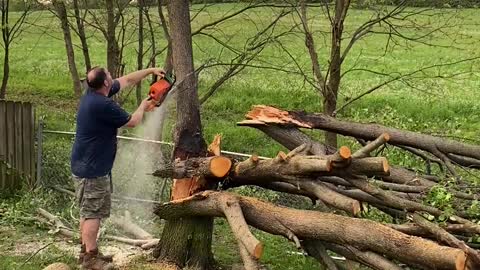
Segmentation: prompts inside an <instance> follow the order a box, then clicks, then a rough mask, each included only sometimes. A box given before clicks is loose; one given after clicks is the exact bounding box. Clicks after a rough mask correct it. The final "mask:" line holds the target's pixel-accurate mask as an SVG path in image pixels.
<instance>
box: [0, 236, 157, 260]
mask: <svg viewBox="0 0 480 270" xmlns="http://www.w3.org/2000/svg"><path fill="white" fill-rule="evenodd" d="M0 232H2V235H4V236H8V238H7V237H6V239H4V240H6V241H4V243H7V242H10V241H8V240H7V239H11V240H12V241H11V242H10V243H7V244H11V246H12V248H10V249H8V250H7V249H5V250H4V251H3V252H5V254H6V255H12V256H29V255H32V254H33V253H35V252H37V251H38V250H40V249H41V248H42V247H45V246H46V245H49V243H51V242H52V241H54V242H53V243H52V244H50V245H49V246H48V247H47V248H45V249H43V250H41V251H39V252H38V254H42V253H43V252H47V251H48V248H50V247H54V248H57V249H58V250H62V251H63V252H66V253H69V254H71V255H72V256H74V257H77V256H78V253H79V252H80V245H78V244H77V243H75V242H73V241H71V240H68V239H63V238H61V237H55V238H54V239H53V240H52V239H47V238H46V237H45V236H41V235H37V234H35V233H34V232H32V233H28V234H26V233H25V232H22V235H19V232H15V229H14V228H11V227H0ZM100 250H101V251H102V253H104V254H111V255H113V262H114V263H115V265H117V266H120V267H121V266H125V265H128V264H129V263H130V262H131V261H132V260H134V259H135V258H136V257H138V256H143V255H146V254H147V253H148V251H145V250H142V249H141V248H139V247H133V246H130V245H125V244H121V243H117V242H113V241H108V242H106V241H102V243H101V245H100ZM38 254H37V255H38Z"/></svg>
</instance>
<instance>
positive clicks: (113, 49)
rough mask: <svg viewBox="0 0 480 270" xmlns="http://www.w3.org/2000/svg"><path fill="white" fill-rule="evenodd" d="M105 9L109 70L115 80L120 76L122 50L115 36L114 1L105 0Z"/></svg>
mask: <svg viewBox="0 0 480 270" xmlns="http://www.w3.org/2000/svg"><path fill="white" fill-rule="evenodd" d="M105 8H106V10H107V32H106V39H107V69H108V71H110V74H111V75H112V77H113V78H117V77H118V75H119V64H120V63H119V61H120V59H119V54H120V49H119V48H118V43H117V40H116V35H115V28H116V24H115V7H114V1H113V0H105Z"/></svg>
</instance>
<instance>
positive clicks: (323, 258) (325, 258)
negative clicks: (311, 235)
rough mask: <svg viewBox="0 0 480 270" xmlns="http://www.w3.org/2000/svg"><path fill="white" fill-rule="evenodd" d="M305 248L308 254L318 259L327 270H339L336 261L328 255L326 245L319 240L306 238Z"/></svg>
mask: <svg viewBox="0 0 480 270" xmlns="http://www.w3.org/2000/svg"><path fill="white" fill-rule="evenodd" d="M303 248H304V249H305V251H306V252H307V253H308V255H310V256H312V257H314V258H315V259H317V260H318V261H319V262H320V263H321V264H323V265H324V266H325V267H326V268H327V270H338V268H337V266H336V265H335V261H333V259H332V258H331V257H330V256H329V255H328V253H327V250H326V249H325V246H324V245H323V244H322V242H320V241H318V240H304V241H303Z"/></svg>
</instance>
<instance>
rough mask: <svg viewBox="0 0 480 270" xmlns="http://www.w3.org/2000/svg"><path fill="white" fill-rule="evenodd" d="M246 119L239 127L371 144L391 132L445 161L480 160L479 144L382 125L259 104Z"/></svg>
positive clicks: (396, 140)
mask: <svg viewBox="0 0 480 270" xmlns="http://www.w3.org/2000/svg"><path fill="white" fill-rule="evenodd" d="M247 119H248V120H246V121H243V122H240V123H239V124H240V125H242V124H251V123H259V124H264V125H265V124H281V125H285V126H295V127H300V128H309V129H312V128H316V129H322V130H326V131H331V132H335V133H338V134H342V135H346V136H352V137H355V138H361V139H364V140H370V141H373V140H375V139H377V138H378V137H379V136H380V135H382V134H384V133H388V134H390V140H389V142H388V143H390V144H392V145H403V146H410V147H414V148H417V149H422V150H425V151H427V152H430V153H432V154H433V155H435V156H437V157H438V158H440V159H442V160H444V159H449V157H447V155H449V154H453V155H457V156H462V157H470V158H474V159H476V160H480V146H477V145H469V144H465V143H460V142H457V141H453V140H449V139H444V138H439V137H435V136H431V135H427V134H420V133H416V132H412V131H408V130H401V129H396V128H390V127H385V126H382V125H379V124H361V123H355V122H347V121H342V120H339V119H337V118H333V117H330V116H327V115H324V114H320V113H313V114H309V113H305V112H299V111H283V110H280V109H277V108H275V107H271V106H264V105H257V106H254V107H253V109H252V110H251V111H250V112H248V113H247Z"/></svg>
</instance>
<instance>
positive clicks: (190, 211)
mask: <svg viewBox="0 0 480 270" xmlns="http://www.w3.org/2000/svg"><path fill="white" fill-rule="evenodd" d="M223 200H237V201H238V202H239V205H240V207H241V210H242V212H243V215H244V217H245V220H246V221H247V223H248V224H249V225H251V226H254V227H256V228H258V229H260V230H263V231H266V232H269V233H271V234H276V235H283V236H286V237H288V236H287V232H290V233H291V234H293V235H296V236H297V237H298V238H300V239H317V240H322V241H326V242H331V243H336V244H345V243H348V245H350V246H353V247H355V248H356V249H358V250H371V251H373V252H376V253H378V254H384V255H386V256H388V257H392V258H395V259H397V260H398V261H400V262H404V263H406V264H408V265H412V266H416V267H420V268H422V269H448V270H450V269H466V268H465V266H466V263H467V257H466V255H465V252H463V251H462V250H460V249H456V248H450V247H445V246H440V245H438V244H436V243H435V242H432V241H429V240H425V239H422V238H418V237H414V236H409V235H406V234H403V233H400V232H398V231H396V230H393V229H390V228H388V227H386V226H383V225H381V224H378V223H376V222H373V221H370V220H364V219H355V218H349V217H344V216H339V215H334V214H328V213H321V212H318V211H307V210H296V209H289V208H284V207H277V206H274V205H272V204H270V203H266V202H263V201H260V200H258V199H255V198H249V197H241V196H238V195H234V194H230V193H225V192H203V193H201V194H196V195H194V196H192V197H190V198H188V199H184V200H181V201H178V202H175V201H173V202H170V203H166V204H164V205H161V206H159V207H157V208H156V209H155V213H156V214H157V215H159V216H160V217H162V218H167V219H178V218H179V217H185V216H216V217H223V216H224V212H223V210H222V208H221V201H223ZM366 235H368V237H365V236H366Z"/></svg>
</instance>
